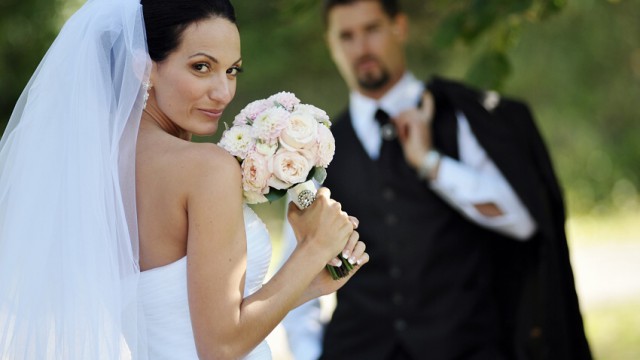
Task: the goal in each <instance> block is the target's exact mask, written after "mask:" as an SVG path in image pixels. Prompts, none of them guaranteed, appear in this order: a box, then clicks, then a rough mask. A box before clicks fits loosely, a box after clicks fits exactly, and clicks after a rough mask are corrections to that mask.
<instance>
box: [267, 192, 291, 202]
mask: <svg viewBox="0 0 640 360" xmlns="http://www.w3.org/2000/svg"><path fill="white" fill-rule="evenodd" d="M285 195H287V190H286V189H274V188H271V189H269V193H267V195H265V197H266V198H267V200H269V202H270V203H272V202H274V201H277V200H280V199H281V198H282V197H283V196H285Z"/></svg>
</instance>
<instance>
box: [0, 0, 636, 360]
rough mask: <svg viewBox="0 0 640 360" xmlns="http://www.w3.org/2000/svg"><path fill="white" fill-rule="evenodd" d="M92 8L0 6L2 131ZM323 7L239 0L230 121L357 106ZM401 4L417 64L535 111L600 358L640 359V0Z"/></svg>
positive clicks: (26, 2) (274, 213)
mask: <svg viewBox="0 0 640 360" xmlns="http://www.w3.org/2000/svg"><path fill="white" fill-rule="evenodd" d="M232 1H233V0H232ZM82 3H83V1H77V0H67V1H63V0H1V2H0V131H2V129H3V128H4V126H5V125H6V121H7V120H8V118H9V116H10V113H11V110H12V108H13V105H14V103H15V101H16V100H17V97H18V96H19V94H20V92H21V90H22V88H23V87H24V86H25V84H26V82H27V81H28V79H29V76H30V75H31V73H32V72H33V70H34V69H35V67H36V66H37V64H38V62H39V61H40V58H41V57H42V55H43V54H44V52H45V51H46V49H47V47H48V46H49V44H50V43H51V41H52V40H53V37H54V36H55V34H56V33H57V31H58V30H59V28H60V26H62V24H63V22H64V20H65V19H66V18H68V17H69V16H70V15H71V14H72V13H73V11H75V9H77V8H78V7H79V6H80V5H81V4H82ZM317 3H318V1H314V0H275V1H235V2H234V5H235V6H236V11H237V15H238V23H239V26H240V33H241V36H242V47H243V59H244V66H245V70H246V71H245V73H243V74H242V75H241V78H240V80H239V84H238V93H237V96H236V99H235V100H234V103H233V104H232V105H231V106H230V108H229V109H228V110H227V113H226V121H228V122H230V121H231V120H232V119H233V116H234V115H235V114H236V113H237V112H238V111H239V110H240V109H241V108H242V107H243V106H244V105H246V104H247V103H248V102H250V101H252V100H255V99H257V98H263V97H266V96H268V95H270V94H272V93H275V92H278V91H283V90H286V91H291V92H294V93H295V94H296V95H297V96H298V97H299V98H300V99H301V100H302V101H303V102H305V103H312V104H315V105H317V106H319V107H321V108H323V109H325V110H326V111H327V112H328V113H329V114H336V112H338V111H339V110H341V109H342V108H343V107H344V106H345V105H346V95H347V89H346V87H345V85H344V84H343V82H342V80H341V79H340V77H339V76H338V74H337V71H336V69H335V67H334V66H333V64H332V63H331V61H330V58H329V55H328V52H327V50H326V48H325V46H324V39H323V34H322V31H323V25H322V21H321V19H320V11H319V6H318V4H317ZM401 3H402V4H403V5H404V7H405V9H406V10H408V13H409V15H410V19H411V22H412V28H411V46H410V47H409V57H410V64H411V69H412V70H413V71H414V73H415V74H416V75H417V76H418V77H421V78H424V79H427V78H428V77H429V76H431V75H433V74H439V75H442V76H447V77H450V78H454V79H459V80H464V81H467V82H469V83H471V84H474V85H476V86H478V87H481V88H492V89H497V90H499V91H500V92H502V93H503V94H505V95H509V96H513V97H517V98H520V99H523V100H525V101H527V102H528V103H529V104H530V106H531V107H532V109H533V111H534V113H535V115H536V118H537V121H538V124H539V126H540V128H541V131H542V133H543V135H544V137H545V139H546V141H547V144H548V146H549V150H550V152H551V154H552V157H553V160H554V163H555V167H556V170H557V173H558V176H559V177H560V181H561V183H562V185H563V187H564V191H565V197H566V201H567V207H568V213H569V221H568V223H567V229H568V234H569V241H570V247H571V251H572V261H573V267H574V272H575V276H576V282H577V289H578V293H579V296H580V300H581V305H582V310H583V315H584V318H585V325H586V330H587V335H588V337H589V340H590V343H591V346H592V349H593V352H594V355H595V356H596V358H597V359H607V360H608V359H616V360H617V359H640V216H639V215H640V197H639V194H638V191H639V190H640V171H639V170H638V169H639V166H638V161H639V160H640V141H638V137H639V135H640V122H639V120H640V106H639V105H640V41H639V39H640V21H638V19H639V16H640V2H639V1H635V0H619V1H607V0H573V1H565V0H485V1H479V0H466V1H456V2H453V1H447V0H431V1H422V0H413V1H411V0H404V1H401ZM218 137H219V134H217V135H216V136H214V137H211V138H202V139H197V141H216V140H217V138H218ZM329 171H331V168H329ZM257 210H258V212H259V213H260V214H261V216H262V217H263V218H264V219H265V221H266V222H267V224H268V226H269V228H270V231H271V234H272V238H273V241H274V245H275V249H276V252H275V254H274V255H275V257H274V258H275V259H274V262H275V260H276V259H277V257H278V250H279V243H280V227H281V222H282V215H283V214H284V210H283V203H282V202H281V201H280V202H276V203H273V204H270V205H261V206H259V207H257Z"/></svg>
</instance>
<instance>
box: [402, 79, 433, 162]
mask: <svg viewBox="0 0 640 360" xmlns="http://www.w3.org/2000/svg"><path fill="white" fill-rule="evenodd" d="M434 114H435V102H434V100H433V95H431V92H429V91H427V92H425V93H424V95H423V97H422V106H421V107H419V108H415V109H409V110H406V111H403V112H402V113H400V114H399V115H398V116H396V117H395V118H393V119H392V120H393V122H394V124H395V126H396V129H397V131H398V139H399V140H400V144H401V145H402V151H403V152H404V157H405V159H406V161H407V163H408V164H409V165H410V166H412V167H413V168H414V169H417V168H418V167H419V166H420V164H421V162H422V159H423V158H424V156H425V155H426V154H427V152H429V150H431V147H432V135H431V121H432V120H433V116H434Z"/></svg>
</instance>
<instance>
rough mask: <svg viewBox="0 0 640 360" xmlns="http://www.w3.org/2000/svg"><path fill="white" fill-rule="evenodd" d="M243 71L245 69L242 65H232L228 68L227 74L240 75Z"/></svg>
mask: <svg viewBox="0 0 640 360" xmlns="http://www.w3.org/2000/svg"><path fill="white" fill-rule="evenodd" d="M242 71H244V70H243V69H242V66H232V67H230V68H229V69H227V74H228V75H231V76H238V74H240V73H241V72H242Z"/></svg>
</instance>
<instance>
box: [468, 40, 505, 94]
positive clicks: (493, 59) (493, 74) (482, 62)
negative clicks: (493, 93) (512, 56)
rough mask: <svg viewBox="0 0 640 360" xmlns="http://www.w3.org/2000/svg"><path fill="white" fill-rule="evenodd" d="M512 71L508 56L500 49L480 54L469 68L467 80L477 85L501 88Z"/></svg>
mask: <svg viewBox="0 0 640 360" xmlns="http://www.w3.org/2000/svg"><path fill="white" fill-rule="evenodd" d="M510 73H511V64H510V63H509V59H508V58H507V56H506V55H505V54H504V53H503V52H500V51H495V50H493V51H489V52H486V53H485V54H483V55H482V56H480V57H479V58H478V59H477V60H476V61H475V62H474V63H473V64H472V65H471V67H470V68H469V71H468V72H467V76H466V78H467V80H468V81H469V82H470V83H472V84H474V85H475V86H478V87H481V88H485V89H494V90H500V89H501V87H502V85H503V84H504V81H505V80H506V78H507V77H508V76H509V74H510Z"/></svg>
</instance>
